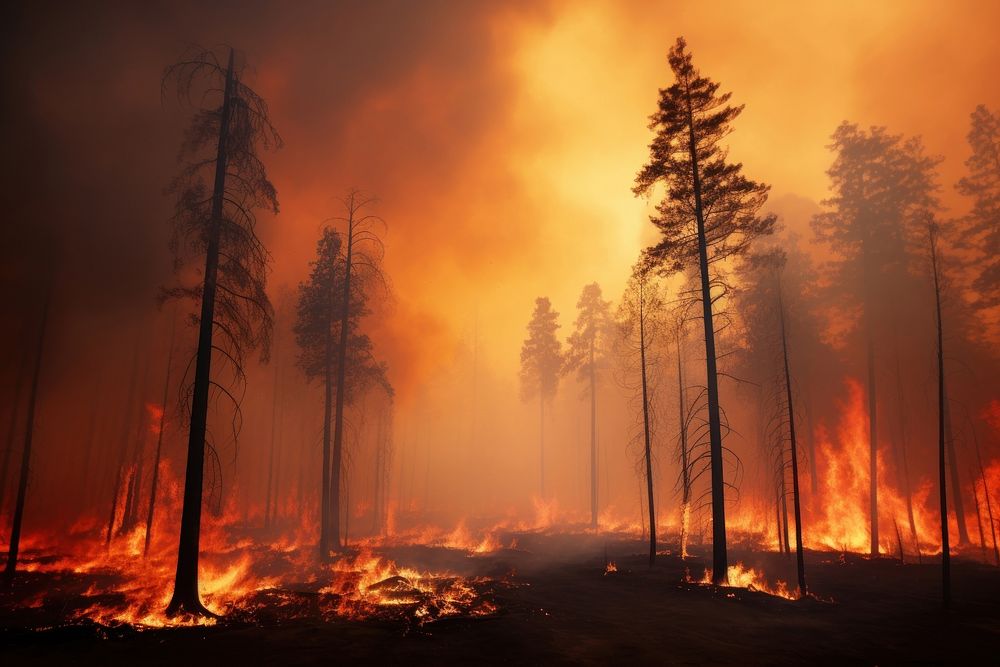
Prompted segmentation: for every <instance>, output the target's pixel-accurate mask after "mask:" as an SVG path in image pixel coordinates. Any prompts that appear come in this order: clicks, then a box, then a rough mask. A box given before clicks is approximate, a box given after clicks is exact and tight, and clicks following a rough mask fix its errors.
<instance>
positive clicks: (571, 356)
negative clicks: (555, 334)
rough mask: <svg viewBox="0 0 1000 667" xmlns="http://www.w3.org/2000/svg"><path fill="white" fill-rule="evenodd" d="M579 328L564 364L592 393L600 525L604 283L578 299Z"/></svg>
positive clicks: (593, 488) (607, 310) (593, 497)
mask: <svg viewBox="0 0 1000 667" xmlns="http://www.w3.org/2000/svg"><path fill="white" fill-rule="evenodd" d="M576 308H577V311H578V313H577V316H576V323H575V329H574V331H573V333H572V334H570V336H569V339H568V341H567V343H568V345H569V349H568V350H567V351H566V357H565V359H564V363H563V370H564V371H566V372H569V371H572V370H575V371H577V374H578V377H579V380H580V381H581V382H584V383H586V387H587V389H586V394H588V395H589V396H590V525H592V526H595V527H596V526H597V377H598V372H599V371H600V370H602V369H603V368H604V366H605V365H606V364H605V360H604V357H605V356H606V355H607V351H608V347H609V345H610V342H611V330H612V321H611V302H610V301H605V300H604V299H603V298H601V286H600V285H598V284H597V283H591V284H589V285H586V286H585V287H584V288H583V292H581V293H580V299H579V300H578V301H577V302H576Z"/></svg>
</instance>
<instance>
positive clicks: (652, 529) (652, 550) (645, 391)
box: [639, 288, 656, 567]
mask: <svg viewBox="0 0 1000 667" xmlns="http://www.w3.org/2000/svg"><path fill="white" fill-rule="evenodd" d="M640 289H641V288H640ZM644 299H645V295H644V294H642V293H641V292H640V294H639V366H640V370H641V372H642V433H643V438H644V445H645V454H646V457H645V458H646V495H647V497H648V500H647V502H646V505H647V507H648V509H649V566H650V567H652V566H653V564H654V563H655V562H656V511H655V508H654V506H653V452H652V447H651V438H650V432H649V388H648V384H647V382H646V318H645V309H644V307H643V300H644Z"/></svg>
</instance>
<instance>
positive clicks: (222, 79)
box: [164, 49, 281, 616]
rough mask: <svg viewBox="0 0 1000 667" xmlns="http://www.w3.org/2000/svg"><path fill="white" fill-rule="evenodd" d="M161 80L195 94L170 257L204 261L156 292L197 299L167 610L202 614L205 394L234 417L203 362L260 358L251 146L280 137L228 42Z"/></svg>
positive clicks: (256, 194)
mask: <svg viewBox="0 0 1000 667" xmlns="http://www.w3.org/2000/svg"><path fill="white" fill-rule="evenodd" d="M170 81H175V82H176V87H177V91H178V95H179V96H180V97H181V98H183V99H186V100H187V101H188V102H189V103H190V102H191V101H192V99H194V98H197V99H199V100H201V104H200V106H199V107H197V108H196V111H195V114H194V118H193V120H192V122H191V126H190V128H189V130H188V133H187V138H186V141H185V144H184V149H183V152H182V157H183V158H186V160H187V162H186V164H185V166H184V168H183V169H182V171H181V173H180V175H179V176H178V178H177V179H176V180H175V181H174V183H173V186H172V188H171V190H172V192H173V193H175V194H176V196H177V204H176V212H175V215H174V238H173V241H172V247H173V248H174V250H175V252H176V254H177V257H178V260H177V261H178V264H183V263H184V260H185V258H186V255H187V254H189V253H190V254H191V255H194V256H196V257H203V259H204V262H205V264H204V272H203V273H202V275H201V280H200V281H199V282H198V283H197V284H195V285H181V286H178V287H174V288H171V289H168V290H165V293H164V298H189V299H192V300H193V301H194V302H195V303H198V304H200V315H199V316H197V318H195V319H196V322H197V326H198V347H197V352H196V356H195V365H194V380H193V383H192V384H191V389H190V396H189V400H190V429H189V433H188V448H187V465H186V468H185V474H184V501H183V509H182V516H181V531H180V541H179V546H178V553H177V572H176V576H175V580H174V592H173V596H172V598H171V600H170V604H169V605H168V607H167V614H168V616H174V615H177V614H185V615H192V616H204V615H209V614H210V612H209V611H208V610H207V609H205V607H204V605H202V603H201V598H200V595H199V592H198V550H199V537H200V533H201V509H202V497H203V491H204V489H203V484H204V481H205V475H204V469H205V453H206V446H207V447H208V450H209V452H210V453H212V455H213V457H216V456H217V455H216V453H215V452H216V447H215V445H213V444H212V443H211V442H207V441H206V433H207V422H208V405H209V399H210V398H211V397H212V396H213V395H215V396H216V397H219V398H226V399H228V400H229V401H231V402H232V404H233V408H234V413H235V416H234V418H233V429H232V431H233V438H234V439H235V438H236V437H237V435H238V432H239V420H240V402H239V399H237V398H236V396H235V395H234V393H233V392H232V391H230V390H229V389H227V388H226V386H225V385H224V384H223V383H222V382H221V381H219V380H217V379H215V378H214V377H213V370H212V365H213V361H214V360H216V359H218V361H219V362H220V365H221V366H222V367H223V368H227V369H228V370H229V371H230V373H231V376H232V380H231V382H234V383H238V384H243V383H244V382H245V374H244V370H243V364H244V357H245V355H246V354H247V353H248V352H250V351H253V350H255V349H260V355H261V360H262V361H264V362H266V361H267V357H268V353H269V349H270V338H271V327H272V308H271V304H270V301H269V300H268V298H267V292H266V290H265V286H266V276H267V268H268V264H269V259H270V256H269V255H268V252H267V249H266V248H265V247H264V245H263V244H262V243H261V241H260V239H259V238H258V237H257V233H256V226H257V219H256V214H255V212H256V211H257V210H258V209H265V210H269V211H271V212H273V213H277V211H278V201H277V194H276V192H275V189H274V186H273V185H272V184H271V182H270V181H269V180H268V178H267V172H266V170H265V168H264V164H263V163H262V162H261V160H260V158H259V157H258V155H257V152H258V147H261V148H269V147H277V146H279V145H280V143H281V140H280V138H279V136H278V133H277V132H276V131H275V129H274V127H273V126H272V125H271V122H270V120H269V118H268V111H267V105H266V103H265V102H264V100H263V99H261V97H260V96H259V95H257V93H255V92H254V91H253V90H252V89H251V88H250V87H249V86H248V85H247V84H246V83H244V81H243V69H242V68H241V67H237V66H236V64H235V53H234V51H233V50H232V49H230V50H229V58H228V63H227V64H226V65H223V64H222V63H221V62H220V61H219V60H218V59H217V58H216V56H215V54H214V53H212V52H211V51H204V50H195V51H193V52H191V53H190V54H188V55H186V56H185V57H183V58H182V59H181V60H180V61H179V62H177V63H176V64H174V65H172V66H170V67H169V68H167V70H166V73H165V75H164V86H166V85H167V84H168V82H170ZM196 88H197V89H198V90H197V95H195V94H194V92H195V89H196ZM209 178H211V179H212V181H211V182H212V185H211V188H209V186H208V182H207V181H208V179H209Z"/></svg>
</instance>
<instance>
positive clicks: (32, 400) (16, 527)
mask: <svg viewBox="0 0 1000 667" xmlns="http://www.w3.org/2000/svg"><path fill="white" fill-rule="evenodd" d="M50 297H51V285H49V286H47V287H46V290H45V297H44V298H45V301H44V303H43V305H42V322H41V327H40V330H39V333H38V350H37V351H36V352H35V370H34V373H33V374H32V378H31V394H29V396H28V417H27V420H28V421H27V427H26V429H25V433H24V449H23V450H22V451H21V474H20V478H19V479H18V482H17V499H16V500H15V502H14V521H13V524H12V525H11V529H10V546H9V547H8V548H7V567H6V568H5V569H4V578H5V579H6V583H7V585H8V586H12V585H13V584H14V571H15V570H16V569H17V554H18V550H19V549H20V547H21V523H22V521H23V520H24V501H25V497H26V496H27V493H28V477H29V476H30V474H31V439H32V436H33V435H34V430H35V406H36V405H37V404H38V379H39V377H40V376H41V373H42V353H43V352H44V351H45V333H46V330H47V329H48V323H49V299H50Z"/></svg>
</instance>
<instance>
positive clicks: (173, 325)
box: [142, 314, 177, 558]
mask: <svg viewBox="0 0 1000 667" xmlns="http://www.w3.org/2000/svg"><path fill="white" fill-rule="evenodd" d="M176 331H177V317H176V314H174V315H171V318H170V343H168V345H167V373H166V377H165V378H164V380H163V401H162V402H161V403H160V414H159V424H158V425H157V427H156V454H155V455H154V456H153V480H152V482H151V483H150V487H151V488H150V490H149V510H148V511H147V512H146V542H145V545H144V546H143V549H142V556H143V558H145V557H146V556H147V555H149V543H150V541H151V540H152V539H153V513H154V512H155V511H156V490H157V488H158V485H159V481H160V454H161V452H162V449H163V427H164V426H166V423H167V422H166V417H167V399H168V398H169V397H170V365H171V362H172V361H173V359H174V335H175V333H176Z"/></svg>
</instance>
